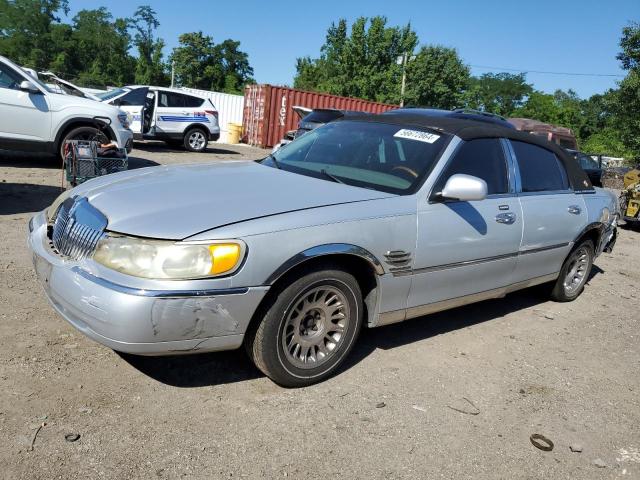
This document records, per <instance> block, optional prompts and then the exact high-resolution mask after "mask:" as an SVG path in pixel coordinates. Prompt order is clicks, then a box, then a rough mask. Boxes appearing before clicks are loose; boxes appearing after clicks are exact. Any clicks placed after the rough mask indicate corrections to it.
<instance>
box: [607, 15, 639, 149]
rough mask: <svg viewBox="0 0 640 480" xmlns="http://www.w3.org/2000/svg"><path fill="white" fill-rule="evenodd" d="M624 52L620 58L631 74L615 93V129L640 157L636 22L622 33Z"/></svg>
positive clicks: (637, 29)
mask: <svg viewBox="0 0 640 480" xmlns="http://www.w3.org/2000/svg"><path fill="white" fill-rule="evenodd" d="M620 47H621V48H622V51H621V52H620V53H619V54H618V56H617V58H618V60H620V62H621V63H622V68H624V69H625V70H627V71H628V73H627V76H626V77H625V78H624V79H623V80H622V81H621V82H620V84H619V88H618V90H617V92H616V93H615V101H614V104H613V113H614V118H613V120H612V122H613V125H614V126H615V127H617V128H618V130H619V132H620V138H621V139H622V143H623V144H624V145H625V147H626V148H627V149H628V150H629V151H630V152H631V153H632V154H633V155H634V156H640V114H639V113H638V112H640V24H639V23H637V22H633V23H631V24H630V25H628V26H627V27H625V28H623V30H622V38H621V39H620Z"/></svg>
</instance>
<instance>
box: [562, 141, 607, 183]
mask: <svg viewBox="0 0 640 480" xmlns="http://www.w3.org/2000/svg"><path fill="white" fill-rule="evenodd" d="M567 152H569V154H570V155H571V156H573V158H575V159H576V161H577V162H578V163H579V164H580V167H582V169H583V170H584V171H585V173H586V174H587V175H588V176H589V180H591V183H592V184H593V186H595V187H602V172H603V170H602V165H601V163H600V161H599V160H596V159H594V158H593V156H592V155H587V154H586V153H582V152H579V151H577V150H571V149H567Z"/></svg>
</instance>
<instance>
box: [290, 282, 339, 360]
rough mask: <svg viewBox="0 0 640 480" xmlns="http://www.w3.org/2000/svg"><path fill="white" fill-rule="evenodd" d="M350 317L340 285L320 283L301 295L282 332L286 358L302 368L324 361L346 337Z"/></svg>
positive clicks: (291, 308) (292, 305) (294, 303)
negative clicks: (338, 286)
mask: <svg viewBox="0 0 640 480" xmlns="http://www.w3.org/2000/svg"><path fill="white" fill-rule="evenodd" d="M349 321H350V309H349V303H348V302H347V299H346V298H345V296H344V294H343V293H342V292H341V291H340V290H338V289H337V288H335V287H332V286H330V285H321V286H318V287H315V288H313V289H311V290H308V291H306V292H303V293H302V294H300V295H298V296H297V297H296V299H295V300H294V301H293V302H292V303H291V307H290V309H289V312H288V314H287V316H286V321H285V324H284V331H283V334H282V348H283V350H284V353H285V356H286V358H287V360H288V361H289V362H291V364H292V365H294V366H296V367H298V368H302V369H310V368H316V367H318V366H320V365H323V364H324V363H326V362H327V361H328V360H329V359H330V358H332V356H333V354H334V353H335V352H336V351H337V349H338V346H339V345H340V344H341V342H342V341H343V340H344V337H345V334H346V330H347V327H348V325H349Z"/></svg>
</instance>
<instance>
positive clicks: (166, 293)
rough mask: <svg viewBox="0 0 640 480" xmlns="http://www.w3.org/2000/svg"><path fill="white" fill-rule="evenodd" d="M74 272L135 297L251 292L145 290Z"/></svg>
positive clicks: (241, 289) (79, 270) (242, 291)
mask: <svg viewBox="0 0 640 480" xmlns="http://www.w3.org/2000/svg"><path fill="white" fill-rule="evenodd" d="M71 271H72V272H74V273H77V274H78V275H80V276H81V277H84V278H85V279H87V280H89V281H91V282H93V283H96V284H97V285H100V286H101V287H104V288H108V289H109V290H114V291H116V292H119V293H125V294H127V295H135V296H138V297H153V298H179V297H219V296H222V295H243V294H245V293H247V292H248V291H249V288H248V287H236V288H218V289H206V290H147V289H144V288H134V287H127V286H125V285H120V284H118V283H114V282H112V281H110V280H106V279H104V278H101V277H97V276H95V275H93V274H92V273H89V272H87V271H86V270H84V269H82V268H80V267H77V266H76V267H73V268H72V269H71Z"/></svg>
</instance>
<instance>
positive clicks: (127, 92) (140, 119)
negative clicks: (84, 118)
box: [96, 85, 220, 152]
mask: <svg viewBox="0 0 640 480" xmlns="http://www.w3.org/2000/svg"><path fill="white" fill-rule="evenodd" d="M96 96H97V97H98V98H100V99H101V100H102V101H103V102H106V103H110V104H112V105H116V106H118V107H120V108H122V110H124V111H125V112H127V113H129V114H130V115H131V129H132V130H133V133H134V135H135V137H136V138H140V139H150V140H164V141H165V142H167V143H168V144H170V145H180V144H182V145H184V147H185V148H186V149H187V150H190V151H192V152H202V151H204V150H205V149H206V148H207V142H208V141H209V140H213V141H215V140H218V138H220V126H219V125H218V111H217V109H216V107H215V106H214V105H213V103H211V100H210V99H208V98H203V97H198V96H195V95H190V94H189V95H188V94H186V93H185V92H183V91H182V90H177V89H173V88H165V87H152V86H148V85H133V86H127V87H122V88H117V89H115V90H110V91H108V92H105V93H99V94H97V95H96Z"/></svg>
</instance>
